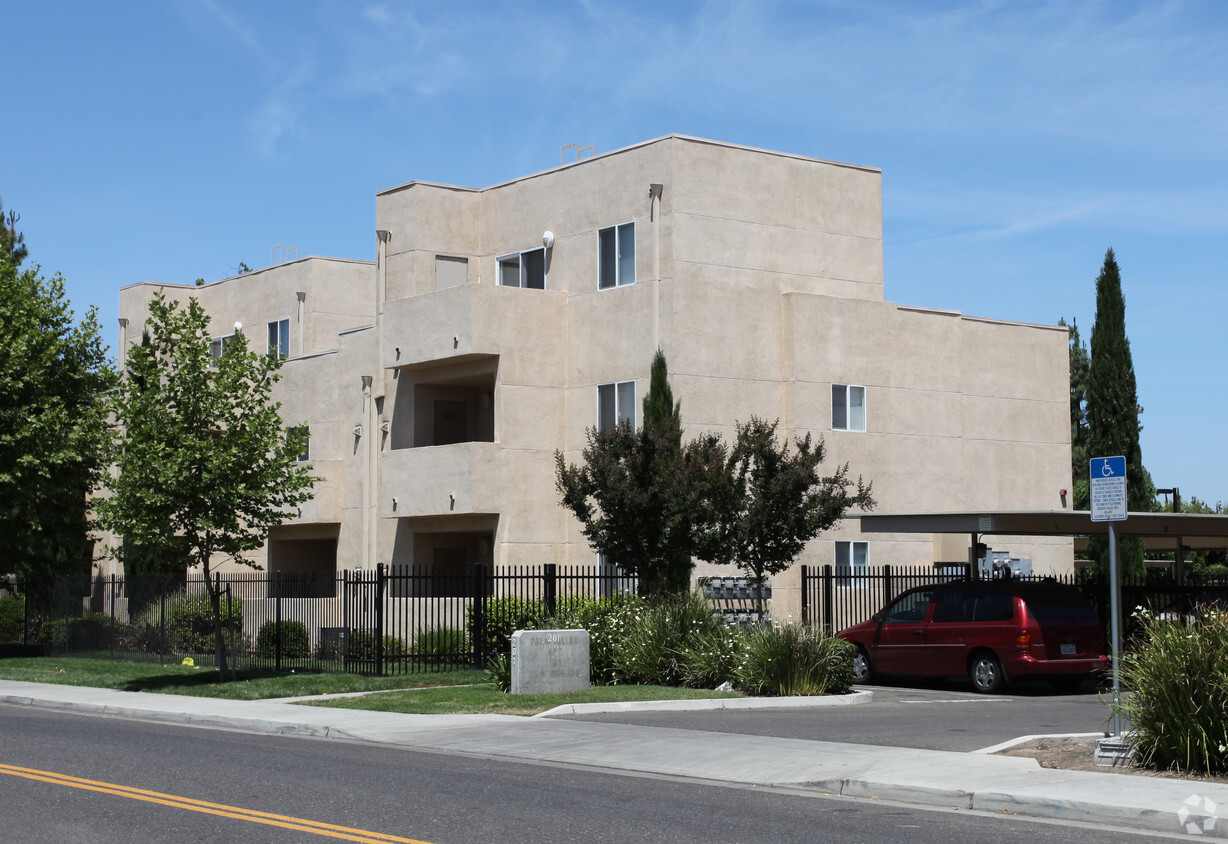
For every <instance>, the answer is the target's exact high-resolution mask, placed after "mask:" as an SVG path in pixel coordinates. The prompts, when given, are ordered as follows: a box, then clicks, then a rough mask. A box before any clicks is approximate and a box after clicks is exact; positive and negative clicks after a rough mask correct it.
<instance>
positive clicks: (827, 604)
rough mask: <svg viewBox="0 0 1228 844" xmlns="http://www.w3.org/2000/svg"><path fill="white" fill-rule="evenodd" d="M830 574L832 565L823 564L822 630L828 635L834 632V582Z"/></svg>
mask: <svg viewBox="0 0 1228 844" xmlns="http://www.w3.org/2000/svg"><path fill="white" fill-rule="evenodd" d="M833 581H834V578H833V576H832V567H831V566H830V565H825V566H823V630H824V632H826V633H827V635H828V636H830V635H831V634H832V633H834V632H835V629H834V628H835V619H834V618H833V616H834V615H835V608H834V605H835V602H836V595H835V591H836V590H835V583H834V582H833Z"/></svg>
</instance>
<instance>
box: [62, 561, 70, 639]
mask: <svg viewBox="0 0 1228 844" xmlns="http://www.w3.org/2000/svg"><path fill="white" fill-rule="evenodd" d="M62 582H63V584H64V656H68V610H69V605H70V603H71V601H72V588H71V585H72V579H71V577H68V578H63V579H62Z"/></svg>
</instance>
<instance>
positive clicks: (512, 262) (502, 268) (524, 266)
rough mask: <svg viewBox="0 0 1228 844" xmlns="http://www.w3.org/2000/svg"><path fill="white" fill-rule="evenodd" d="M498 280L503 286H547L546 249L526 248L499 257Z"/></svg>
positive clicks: (541, 288) (541, 287)
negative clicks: (522, 250)
mask: <svg viewBox="0 0 1228 844" xmlns="http://www.w3.org/2000/svg"><path fill="white" fill-rule="evenodd" d="M498 281H499V284H500V286H502V287H531V288H533V289H535V290H544V289H545V288H546V250H545V249H543V248H542V247H540V246H539V247H538V248H536V249H526V250H525V251H524V252H516V253H514V254H512V255H504V256H503V257H501V258H500V259H499V272H498Z"/></svg>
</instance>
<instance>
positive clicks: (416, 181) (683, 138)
mask: <svg viewBox="0 0 1228 844" xmlns="http://www.w3.org/2000/svg"><path fill="white" fill-rule="evenodd" d="M666 141H684V142H686V143H693V144H707V145H709V146H716V147H724V148H726V149H736V150H742V151H744V152H756V153H760V154H762V155H774V156H778V157H780V158H792V159H795V160H797V161H809V162H813V163H815V164H828V165H831V166H833V167H846V168H848V169H850V170H863V171H865V172H867V173H880V174H881V173H882V168H879V167H869V166H866V165H863V164H850V163H849V162H846V161H833V160H831V159H826V158H816V157H814V156H810V155H799V154H797V153H792V152H780V151H779V150H771V149H762V148H760V147H752V146H746V145H744V144H734V143H729V142H727V141H714V140H711V139H709V138H698V137H694V136H692V135H679V134H670V135H662V136H661V137H659V138H653V139H651V140H647V141H640V142H639V143H635V144H631V145H630V146H625V147H620V148H619V149H613V150H610V151H609V152H602V153H598V154H596V155H593V156H591V157H589V158H582V159H579V160H577V161H568V162H566V163H564V164H560V165H558V166H557V167H550V168H548V169H546V170H539V171H537V172H536V173H529V174H527V175H524V176H517V177H516V178H514V179H508V180H506V181H503V182H497V183H495V184H493V185H487V186H486V187H484V188H474V187H466V186H464V185H451V184H446V183H444V182H431V181H426V180H423V179H414V180H413V181H410V182H405V183H403V184H400V185H396V186H394V187H390V188H385V189H384V190H381V191H377V192H376V194H375V195H376V196H377V197H380V196H385V195H387V194H392V193H396V192H398V191H402V190H406V189H408V188H411V187H415V186H422V187H432V188H439V189H441V190H453V191H463V192H467V193H481V192H483V191H488V190H495V189H497V188H502V187H507V186H508V185H513V184H516V183H517V182H523V181H526V180H528V179H536V178H538V177H539V176H545V175H548V174H550V173H557V172H559V171H560V170H567V169H569V168H572V167H579V166H581V165H583V164H587V163H589V162H590V161H596V160H597V159H599V158H608V157H610V156H613V155H621V154H622V153H626V152H631V151H633V150H637V149H642V148H644V147H647V146H651V145H652V144H659V143H664V142H666Z"/></svg>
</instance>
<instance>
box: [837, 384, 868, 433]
mask: <svg viewBox="0 0 1228 844" xmlns="http://www.w3.org/2000/svg"><path fill="white" fill-rule="evenodd" d="M831 429H832V430H833V431H864V430H865V429H866V388H865V387H857V386H854V385H852V384H832V385H831Z"/></svg>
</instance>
